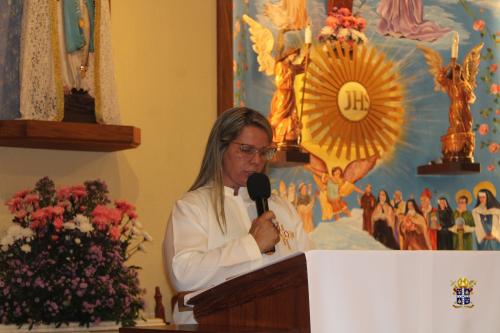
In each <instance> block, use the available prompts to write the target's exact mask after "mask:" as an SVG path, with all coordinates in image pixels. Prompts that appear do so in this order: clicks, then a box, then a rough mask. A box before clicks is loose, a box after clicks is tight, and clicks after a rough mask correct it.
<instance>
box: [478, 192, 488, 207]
mask: <svg viewBox="0 0 500 333" xmlns="http://www.w3.org/2000/svg"><path fill="white" fill-rule="evenodd" d="M486 201H488V200H487V198H486V193H484V192H479V203H480V204H481V205H486Z"/></svg>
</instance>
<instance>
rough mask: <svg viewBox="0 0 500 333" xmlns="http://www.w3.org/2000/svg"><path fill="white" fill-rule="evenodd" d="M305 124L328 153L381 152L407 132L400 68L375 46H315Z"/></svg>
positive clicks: (361, 154) (351, 155)
mask: <svg viewBox="0 0 500 333" xmlns="http://www.w3.org/2000/svg"><path fill="white" fill-rule="evenodd" d="M306 75H307V84H306V88H305V90H304V92H305V94H306V98H304V105H305V108H304V116H307V119H304V125H305V126H306V127H307V129H308V130H309V131H310V134H311V138H312V139H313V140H314V141H315V143H317V144H318V145H319V146H320V147H321V149H322V150H325V151H326V152H327V153H328V154H331V153H332V152H335V155H336V157H337V158H340V157H341V156H345V157H346V159H347V160H353V159H362V158H368V157H371V156H374V155H375V156H377V157H381V156H382V155H383V154H384V153H385V152H388V151H391V150H392V149H393V147H394V144H395V143H396V141H397V140H398V138H399V137H400V135H401V131H402V123H403V118H404V107H403V103H404V88H403V86H402V84H400V83H399V74H398V70H397V67H396V66H395V65H394V64H393V63H392V61H389V60H387V59H386V55H385V53H383V52H381V51H379V50H377V49H376V48H374V47H369V46H363V45H357V44H353V45H352V46H349V45H347V44H340V43H335V44H330V43H328V44H323V45H319V46H316V47H315V48H314V50H313V52H312V54H311V58H310V64H309V66H308V69H307V73H306Z"/></svg>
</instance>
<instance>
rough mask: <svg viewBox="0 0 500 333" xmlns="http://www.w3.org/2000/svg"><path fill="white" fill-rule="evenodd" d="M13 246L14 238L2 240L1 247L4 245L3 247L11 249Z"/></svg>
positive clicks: (9, 237)
mask: <svg viewBox="0 0 500 333" xmlns="http://www.w3.org/2000/svg"><path fill="white" fill-rule="evenodd" d="M12 244H14V237H12V236H11V235H6V236H5V237H4V238H2V240H0V245H2V247H3V246H7V247H9V246H11V245H12Z"/></svg>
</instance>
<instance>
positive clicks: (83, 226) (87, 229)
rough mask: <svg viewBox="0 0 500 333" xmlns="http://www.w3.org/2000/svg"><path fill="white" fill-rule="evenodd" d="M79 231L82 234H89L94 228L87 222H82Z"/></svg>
mask: <svg viewBox="0 0 500 333" xmlns="http://www.w3.org/2000/svg"><path fill="white" fill-rule="evenodd" d="M87 220H88V219H87ZM78 229H80V231H81V232H84V233H87V232H91V231H92V230H94V227H93V226H92V224H90V223H89V222H88V221H87V222H80V225H79V226H78Z"/></svg>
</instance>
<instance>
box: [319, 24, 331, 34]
mask: <svg viewBox="0 0 500 333" xmlns="http://www.w3.org/2000/svg"><path fill="white" fill-rule="evenodd" d="M333 32H334V31H333V28H332V27H330V26H326V27H323V28H322V29H321V32H320V34H321V35H327V36H328V35H333Z"/></svg>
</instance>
